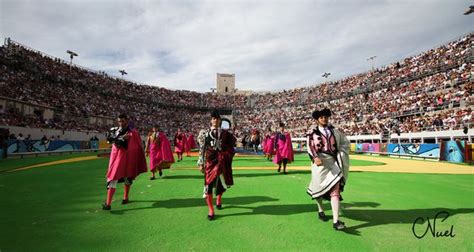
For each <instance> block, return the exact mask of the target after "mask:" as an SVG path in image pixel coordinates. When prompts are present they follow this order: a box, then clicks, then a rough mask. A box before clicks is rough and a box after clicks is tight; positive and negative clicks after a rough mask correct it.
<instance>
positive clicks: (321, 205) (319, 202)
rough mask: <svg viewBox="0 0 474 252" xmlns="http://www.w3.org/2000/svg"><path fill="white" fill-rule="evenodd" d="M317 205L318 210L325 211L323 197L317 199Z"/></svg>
mask: <svg viewBox="0 0 474 252" xmlns="http://www.w3.org/2000/svg"><path fill="white" fill-rule="evenodd" d="M316 205H318V212H324V210H323V200H322V199H316Z"/></svg>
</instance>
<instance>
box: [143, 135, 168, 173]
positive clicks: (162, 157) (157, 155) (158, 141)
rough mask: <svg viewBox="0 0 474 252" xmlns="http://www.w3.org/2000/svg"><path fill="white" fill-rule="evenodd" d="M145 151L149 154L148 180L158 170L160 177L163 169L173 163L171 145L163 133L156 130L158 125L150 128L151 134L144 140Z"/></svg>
mask: <svg viewBox="0 0 474 252" xmlns="http://www.w3.org/2000/svg"><path fill="white" fill-rule="evenodd" d="M146 153H147V155H149V156H150V171H151V173H152V176H151V178H150V180H154V179H155V173H156V171H157V170H158V174H159V175H160V177H161V176H162V175H163V171H162V170H163V169H169V168H170V167H171V164H173V163H174V157H173V152H172V151H171V145H170V142H169V141H168V138H167V137H166V135H165V133H163V132H160V131H159V130H158V126H154V127H153V128H152V132H151V134H150V135H149V136H148V139H147V142H146Z"/></svg>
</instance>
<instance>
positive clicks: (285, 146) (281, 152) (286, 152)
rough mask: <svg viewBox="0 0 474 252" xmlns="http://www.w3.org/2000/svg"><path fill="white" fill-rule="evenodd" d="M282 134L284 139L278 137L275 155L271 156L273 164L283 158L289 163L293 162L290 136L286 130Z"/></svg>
mask: <svg viewBox="0 0 474 252" xmlns="http://www.w3.org/2000/svg"><path fill="white" fill-rule="evenodd" d="M284 134H285V140H286V141H282V140H281V139H278V142H277V149H276V155H275V157H274V158H273V163H275V164H279V163H281V162H282V161H283V159H285V158H286V159H288V163H291V162H293V160H295V158H294V155H293V146H292V144H291V136H290V134H289V133H287V132H285V133H284Z"/></svg>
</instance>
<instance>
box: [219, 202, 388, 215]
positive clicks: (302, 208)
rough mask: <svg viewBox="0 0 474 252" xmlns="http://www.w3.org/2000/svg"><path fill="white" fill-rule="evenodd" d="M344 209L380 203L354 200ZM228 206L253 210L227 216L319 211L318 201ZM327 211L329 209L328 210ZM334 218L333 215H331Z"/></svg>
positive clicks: (328, 208) (329, 207)
mask: <svg viewBox="0 0 474 252" xmlns="http://www.w3.org/2000/svg"><path fill="white" fill-rule="evenodd" d="M341 204H342V206H343V208H344V209H349V208H352V207H378V206H379V205H380V204H379V203H376V202H353V203H341ZM227 208H242V209H250V210H252V211H251V212H245V213H235V214H228V215H225V217H227V216H245V215H255V214H263V215H293V214H301V213H309V212H314V213H315V214H316V213H317V210H318V207H317V206H316V203H312V204H288V205H265V206H258V207H246V206H235V205H230V206H228V207H227ZM323 208H324V209H326V210H329V211H330V209H331V205H330V204H329V203H324V204H323ZM326 212H327V211H326ZM329 217H331V218H332V216H329Z"/></svg>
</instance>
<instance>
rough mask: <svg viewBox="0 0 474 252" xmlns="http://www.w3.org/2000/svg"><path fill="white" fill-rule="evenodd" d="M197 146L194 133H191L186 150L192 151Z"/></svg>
mask: <svg viewBox="0 0 474 252" xmlns="http://www.w3.org/2000/svg"><path fill="white" fill-rule="evenodd" d="M194 148H196V142H195V141H194V136H193V134H189V136H188V139H187V143H186V151H190V150H191V149H194Z"/></svg>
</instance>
